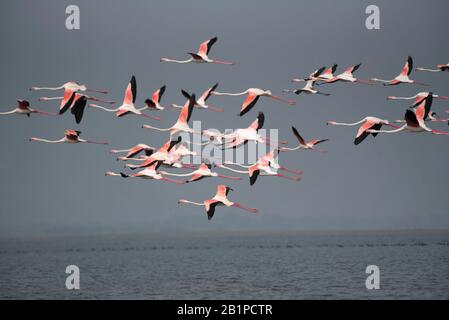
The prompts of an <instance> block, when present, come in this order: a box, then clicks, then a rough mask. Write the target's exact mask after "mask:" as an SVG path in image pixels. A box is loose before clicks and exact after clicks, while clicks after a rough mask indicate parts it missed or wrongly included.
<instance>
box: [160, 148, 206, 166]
mask: <svg viewBox="0 0 449 320" xmlns="http://www.w3.org/2000/svg"><path fill="white" fill-rule="evenodd" d="M197 155H198V154H197V153H196V152H195V151H190V149H189V148H188V147H187V143H186V142H181V143H179V144H177V145H175V146H174V147H173V148H172V149H170V151H168V159H166V160H164V162H163V163H162V164H163V165H164V166H167V167H174V168H191V169H193V168H195V166H193V165H190V164H185V163H182V161H181V160H182V158H184V157H186V156H197Z"/></svg>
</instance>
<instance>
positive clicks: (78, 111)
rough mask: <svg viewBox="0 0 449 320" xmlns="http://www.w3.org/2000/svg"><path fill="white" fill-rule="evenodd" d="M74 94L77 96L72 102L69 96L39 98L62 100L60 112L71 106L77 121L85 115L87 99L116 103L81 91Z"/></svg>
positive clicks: (43, 99) (40, 99) (42, 99)
mask: <svg viewBox="0 0 449 320" xmlns="http://www.w3.org/2000/svg"><path fill="white" fill-rule="evenodd" d="M73 94H74V95H75V96H74V97H73V100H71V102H72V103H71V104H68V103H67V102H68V101H69V100H70V99H69V100H68V99H67V97H41V98H39V99H38V100H39V101H52V100H61V104H60V110H59V113H60V114H62V113H64V112H65V111H66V110H67V109H68V108H70V109H71V112H72V114H73V115H74V116H75V121H76V123H80V122H81V119H82V117H83V112H84V108H85V107H86V101H87V100H92V101H98V102H103V103H108V104H114V103H115V102H114V101H109V100H102V99H98V98H94V97H91V96H88V95H85V94H81V93H76V92H75V93H72V95H73ZM82 97H84V100H85V101H83V99H81V98H82ZM80 99H81V100H80ZM75 106H76V107H75Z"/></svg>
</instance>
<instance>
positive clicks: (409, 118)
mask: <svg viewBox="0 0 449 320" xmlns="http://www.w3.org/2000/svg"><path fill="white" fill-rule="evenodd" d="M404 120H405V122H406V123H407V125H408V126H409V127H419V121H418V119H417V118H416V114H415V113H414V112H413V111H412V110H410V109H408V110H407V111H406V112H405V115H404Z"/></svg>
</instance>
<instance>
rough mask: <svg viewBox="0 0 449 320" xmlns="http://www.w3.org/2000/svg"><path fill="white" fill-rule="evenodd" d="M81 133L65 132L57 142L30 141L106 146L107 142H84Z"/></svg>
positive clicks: (40, 139)
mask: <svg viewBox="0 0 449 320" xmlns="http://www.w3.org/2000/svg"><path fill="white" fill-rule="evenodd" d="M80 134H81V131H77V130H65V132H64V137H63V138H61V139H59V140H47V139H42V138H36V137H31V138H30V141H41V142H47V143H94V144H108V143H107V142H96V141H90V140H84V139H81V138H80Z"/></svg>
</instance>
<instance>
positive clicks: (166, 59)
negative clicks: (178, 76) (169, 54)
mask: <svg viewBox="0 0 449 320" xmlns="http://www.w3.org/2000/svg"><path fill="white" fill-rule="evenodd" d="M192 61H193V59H192V58H190V59H187V60H176V59H170V58H161V62H174V63H189V62H192Z"/></svg>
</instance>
